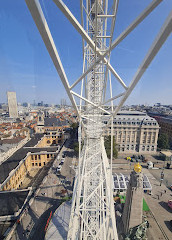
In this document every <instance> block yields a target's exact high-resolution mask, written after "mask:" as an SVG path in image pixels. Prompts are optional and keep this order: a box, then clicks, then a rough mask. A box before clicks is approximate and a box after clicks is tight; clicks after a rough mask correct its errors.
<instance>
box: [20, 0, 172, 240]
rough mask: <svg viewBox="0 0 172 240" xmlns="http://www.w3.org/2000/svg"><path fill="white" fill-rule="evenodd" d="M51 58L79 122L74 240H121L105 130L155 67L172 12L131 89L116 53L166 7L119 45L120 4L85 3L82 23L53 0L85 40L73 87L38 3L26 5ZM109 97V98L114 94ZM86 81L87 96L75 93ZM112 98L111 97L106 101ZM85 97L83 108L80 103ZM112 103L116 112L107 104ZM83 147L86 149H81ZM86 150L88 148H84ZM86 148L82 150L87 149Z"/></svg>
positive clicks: (171, 22) (116, 0)
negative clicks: (115, 63) (113, 59)
mask: <svg viewBox="0 0 172 240" xmlns="http://www.w3.org/2000/svg"><path fill="white" fill-rule="evenodd" d="M25 1H26V4H27V6H28V8H29V10H30V12H31V15H32V17H33V19H34V21H35V24H36V26H37V28H38V30H39V32H40V34H41V37H42V39H43V41H44V43H45V46H46V48H47V50H48V52H49V54H50V57H51V59H52V61H53V63H54V66H55V68H56V70H57V72H58V74H59V76H60V79H61V81H62V83H63V85H64V87H65V89H66V91H67V94H68V96H69V99H70V100H71V102H72V104H73V107H74V108H75V110H76V112H77V115H78V117H79V121H80V126H79V132H78V135H79V163H78V171H77V173H76V177H75V179H76V180H75V186H74V191H73V200H72V210H71V218H70V224H69V232H68V239H71V240H76V239H82V240H85V239H96V240H98V239H101V240H106V239H107V240H109V239H115V240H116V239H118V235H117V230H116V221H115V212H114V204H113V183H112V181H113V180H112V149H113V131H111V161H110V164H109V161H108V159H107V156H106V152H105V148H104V139H103V137H102V134H103V131H105V128H107V127H109V126H110V124H111V129H113V118H114V116H115V115H116V114H117V112H118V111H119V110H120V107H121V106H122V105H123V104H124V102H125V100H126V99H127V98H128V96H129V95H130V93H131V92H132V90H133V89H134V87H135V86H136V84H137V83H138V81H139V80H140V78H141V77H142V75H143V73H144V72H145V71H146V69H147V68H148V66H149V65H150V63H151V61H152V60H153V58H154V57H155V56H156V54H157V52H158V51H159V49H160V48H161V46H162V45H163V43H164V42H165V41H166V39H167V37H168V36H169V35H170V33H171V30H172V12H171V13H170V15H169V17H168V18H167V20H166V22H165V24H164V25H163V26H162V28H161V30H160V32H159V34H158V36H157V38H156V39H155V41H154V43H153V45H152V47H151V48H150V50H149V51H148V54H147V55H146V57H145V59H144V60H143V62H142V63H141V65H140V67H139V69H138V71H137V72H136V74H135V77H134V78H133V81H132V82H131V84H130V85H129V86H127V85H126V84H125V82H124V81H123V79H122V78H121V77H120V76H119V74H118V73H117V72H116V71H115V69H114V68H113V67H112V65H111V64H110V55H111V51H112V50H113V49H114V48H115V47H116V46H117V45H118V44H120V42H121V41H122V40H123V39H124V38H126V37H127V36H128V34H130V33H131V32H132V31H133V30H134V29H135V28H136V27H137V26H138V25H139V24H140V23H141V22H142V21H143V20H144V19H145V18H146V17H147V16H148V15H149V14H150V13H151V12H152V11H153V10H154V9H155V8H156V7H157V6H158V5H159V4H160V3H161V2H162V0H153V1H152V2H151V3H150V4H149V6H148V7H147V8H146V9H145V10H144V11H143V12H142V13H141V14H140V15H139V16H138V17H137V18H136V20H135V21H133V22H132V23H131V24H130V25H129V27H127V29H126V30H124V31H123V32H122V33H121V34H120V35H119V37H117V38H116V39H115V40H114V41H112V39H113V32H114V28H115V21H116V14H117V10H118V3H119V0H111V1H109V2H110V4H111V6H110V4H109V3H108V0H80V6H81V24H80V23H79V22H78V20H77V19H76V18H75V17H74V16H73V14H72V13H71V11H70V10H69V9H68V7H67V6H66V5H65V4H64V3H63V1H61V0H53V1H54V3H55V4H56V6H57V7H58V8H59V9H60V10H61V11H62V12H63V14H64V15H65V16H66V18H67V19H68V20H69V21H70V23H71V24H72V25H73V27H74V28H75V29H76V30H77V31H78V33H79V34H80V35H81V37H82V40H83V41H82V43H83V46H82V47H83V73H82V74H81V76H80V77H79V78H78V79H77V80H76V81H75V82H74V83H73V84H72V85H71V86H70V84H69V82H68V79H67V76H66V74H65V71H64V68H63V65H62V63H61V60H60V57H59V55H58V52H57V49H56V46H55V44H54V41H53V38H52V35H51V33H50V30H49V27H48V24H47V22H46V19H45V17H44V14H43V11H42V9H41V6H40V4H39V1H38V0H25ZM111 74H112V75H114V76H115V79H116V80H117V81H118V82H119V83H120V84H121V86H122V87H123V91H122V92H121V93H119V94H118V95H115V96H113V93H112V86H113V82H112V80H111ZM108 81H109V86H110V89H109V92H110V94H108V95H107V94H106V93H107V91H108V89H107V86H108V84H107V83H108ZM80 82H81V91H80V93H77V92H76V91H74V88H75V86H77V85H78V84H79V83H80ZM106 96H110V98H108V99H107V98H106ZM76 97H77V98H79V100H80V106H79V107H78V106H77V104H76V101H75V98H76ZM118 98H121V99H120V102H119V104H118V106H117V107H116V108H115V110H114V108H113V101H114V100H116V99H118ZM107 103H111V108H110V110H107V109H105V107H104V105H105V104H107ZM103 114H108V115H109V122H108V124H107V125H106V126H105V125H104V124H103V120H102V118H103ZM81 143H83V144H81ZM82 145H83V147H81V146H82ZM81 148H82V150H81Z"/></svg>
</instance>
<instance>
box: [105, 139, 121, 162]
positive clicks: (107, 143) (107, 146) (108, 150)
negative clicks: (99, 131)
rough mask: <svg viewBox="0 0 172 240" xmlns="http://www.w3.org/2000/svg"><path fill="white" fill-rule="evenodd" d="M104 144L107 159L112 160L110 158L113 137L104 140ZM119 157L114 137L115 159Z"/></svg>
mask: <svg viewBox="0 0 172 240" xmlns="http://www.w3.org/2000/svg"><path fill="white" fill-rule="evenodd" d="M104 144H105V149H106V154H107V157H108V158H110V156H111V136H106V137H105V138H104ZM117 156H118V150H117V144H116V142H115V137H113V157H114V158H117Z"/></svg>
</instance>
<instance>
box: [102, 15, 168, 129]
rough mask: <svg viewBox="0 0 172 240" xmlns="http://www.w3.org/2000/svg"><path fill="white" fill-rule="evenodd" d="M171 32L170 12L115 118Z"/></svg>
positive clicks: (116, 110) (117, 109) (122, 100)
mask: <svg viewBox="0 0 172 240" xmlns="http://www.w3.org/2000/svg"><path fill="white" fill-rule="evenodd" d="M171 32H172V11H171V12H170V14H169V16H168V18H167V20H166V21H165V23H164V25H163V26H162V28H161V30H160V32H159V33H158V35H157V37H156V39H155V41H154V42H153V44H152V46H151V48H150V49H149V51H148V53H147V55H146V56H145V58H144V60H143V62H142V63H141V65H140V67H139V68H138V70H137V72H136V74H135V76H134V78H133V80H132V82H131V84H130V86H129V88H128V90H127V91H126V93H125V95H124V96H123V98H122V99H121V101H120V103H119V105H118V106H117V108H116V109H115V111H114V113H113V116H115V115H116V114H117V112H118V111H119V110H120V108H121V107H122V105H123V104H124V102H125V101H126V99H127V98H128V97H129V95H130V94H131V92H132V90H133V89H134V88H135V86H136V84H137V83H138V82H139V80H140V79H141V77H142V75H143V74H144V72H145V71H146V69H147V68H148V66H149V65H150V63H151V62H152V60H153V59H154V57H155V56H156V54H157V53H158V51H159V50H160V48H161V47H162V45H163V44H164V42H165V41H166V40H167V38H168V36H169V35H170V33H171ZM109 124H110V121H109V122H108V124H107V127H108V125H109Z"/></svg>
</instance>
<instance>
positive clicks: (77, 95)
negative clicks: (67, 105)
mask: <svg viewBox="0 0 172 240" xmlns="http://www.w3.org/2000/svg"><path fill="white" fill-rule="evenodd" d="M71 93H72V94H73V95H75V96H76V97H78V98H80V99H82V100H84V101H85V102H87V103H89V104H91V105H92V106H94V107H95V108H98V109H100V110H102V111H103V112H105V113H107V114H108V115H111V113H110V112H108V111H106V110H105V109H103V108H102V107H100V106H98V105H96V104H95V103H93V102H91V101H89V100H88V99H86V98H84V97H82V96H81V95H79V94H78V93H76V92H74V91H72V90H71Z"/></svg>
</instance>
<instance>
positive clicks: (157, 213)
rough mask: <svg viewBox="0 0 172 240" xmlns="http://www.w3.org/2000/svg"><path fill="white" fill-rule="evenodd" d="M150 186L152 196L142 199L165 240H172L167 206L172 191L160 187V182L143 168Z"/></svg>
mask: <svg viewBox="0 0 172 240" xmlns="http://www.w3.org/2000/svg"><path fill="white" fill-rule="evenodd" d="M142 171H143V173H145V174H146V175H147V176H148V178H149V181H150V183H151V185H152V195H149V194H145V195H144V198H145V200H146V202H147V204H148V205H149V208H150V210H151V212H152V213H153V215H154V217H155V219H156V221H157V222H158V224H159V225H160V227H161V228H162V230H163V231H164V232H165V234H166V236H167V239H170V240H171V239H172V226H170V220H172V209H170V208H169V207H168V205H167V203H168V200H170V199H172V191H170V190H169V189H168V188H167V187H166V186H165V185H164V184H162V185H161V186H160V182H159V181H158V180H157V179H156V178H154V176H153V175H152V174H151V173H150V172H149V170H148V169H145V168H143V169H142Z"/></svg>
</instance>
